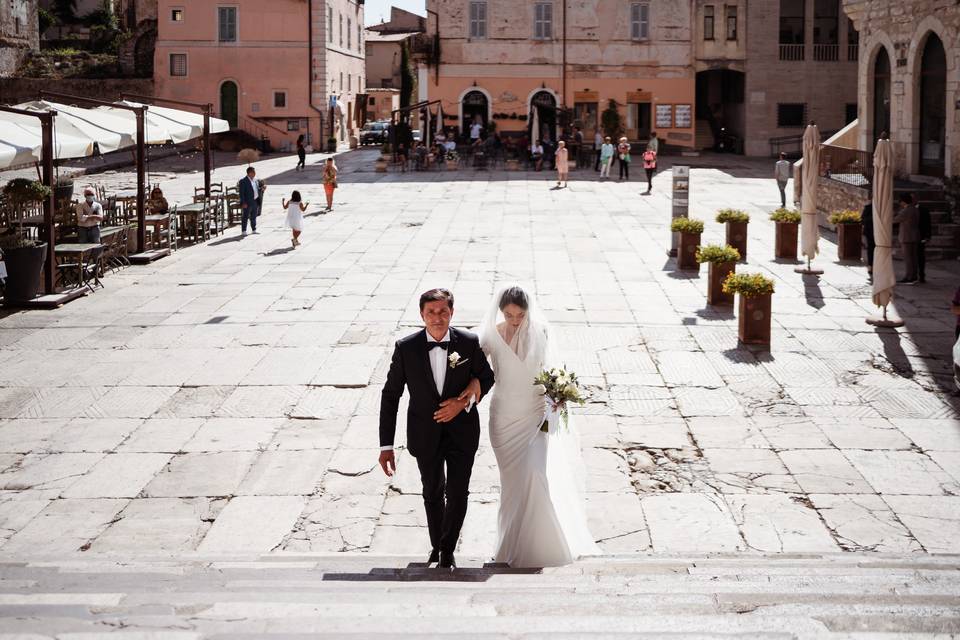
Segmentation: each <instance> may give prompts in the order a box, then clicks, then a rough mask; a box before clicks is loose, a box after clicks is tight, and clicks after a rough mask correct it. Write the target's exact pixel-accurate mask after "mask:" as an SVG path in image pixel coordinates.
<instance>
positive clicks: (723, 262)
mask: <svg viewBox="0 0 960 640" xmlns="http://www.w3.org/2000/svg"><path fill="white" fill-rule="evenodd" d="M739 260H740V252H739V251H737V250H736V249H735V248H734V247H731V246H730V245H720V244H711V245H706V246H703V247H700V248H699V249H697V262H699V263H701V264H703V263H704V262H707V263H709V266H708V267H707V276H708V277H707V304H713V305H724V306H727V305H732V304H733V294H730V293H726V292H725V291H724V290H723V283H724V281H725V280H726V279H727V278H728V277H729V276H730V274H731V273H733V272H734V271H735V270H736V268H737V262H738V261H739Z"/></svg>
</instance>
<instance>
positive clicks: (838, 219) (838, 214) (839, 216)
mask: <svg viewBox="0 0 960 640" xmlns="http://www.w3.org/2000/svg"><path fill="white" fill-rule="evenodd" d="M827 220H829V221H830V224H859V223H860V222H861V220H860V212H859V211H853V210H852V209H844V210H841V211H834V212H833V213H831V214H830V217H829V218H827Z"/></svg>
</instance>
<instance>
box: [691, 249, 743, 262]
mask: <svg viewBox="0 0 960 640" xmlns="http://www.w3.org/2000/svg"><path fill="white" fill-rule="evenodd" d="M738 260H740V252H739V251H737V250H736V249H735V248H734V247H731V246H730V245H720V244H708V245H705V246H702V247H700V248H699V249H697V262H699V263H701V264H702V263H704V262H712V263H714V264H723V263H725V262H737V261H738Z"/></svg>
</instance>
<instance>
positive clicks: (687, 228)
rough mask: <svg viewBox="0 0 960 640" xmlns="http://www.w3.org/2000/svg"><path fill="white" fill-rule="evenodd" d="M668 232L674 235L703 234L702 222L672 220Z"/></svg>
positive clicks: (689, 219)
mask: <svg viewBox="0 0 960 640" xmlns="http://www.w3.org/2000/svg"><path fill="white" fill-rule="evenodd" d="M670 231H673V232H675V233H703V220H697V219H696V218H674V219H673V220H671V221H670Z"/></svg>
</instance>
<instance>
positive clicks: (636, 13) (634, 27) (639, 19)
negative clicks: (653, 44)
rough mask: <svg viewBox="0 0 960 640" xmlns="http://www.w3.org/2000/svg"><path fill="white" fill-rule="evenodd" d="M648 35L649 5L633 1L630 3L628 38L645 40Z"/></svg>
mask: <svg viewBox="0 0 960 640" xmlns="http://www.w3.org/2000/svg"><path fill="white" fill-rule="evenodd" d="M649 37H650V5H649V4H647V3H646V2H634V3H633V4H631V5H630V38H631V39H632V40H646V39H648V38H649Z"/></svg>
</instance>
